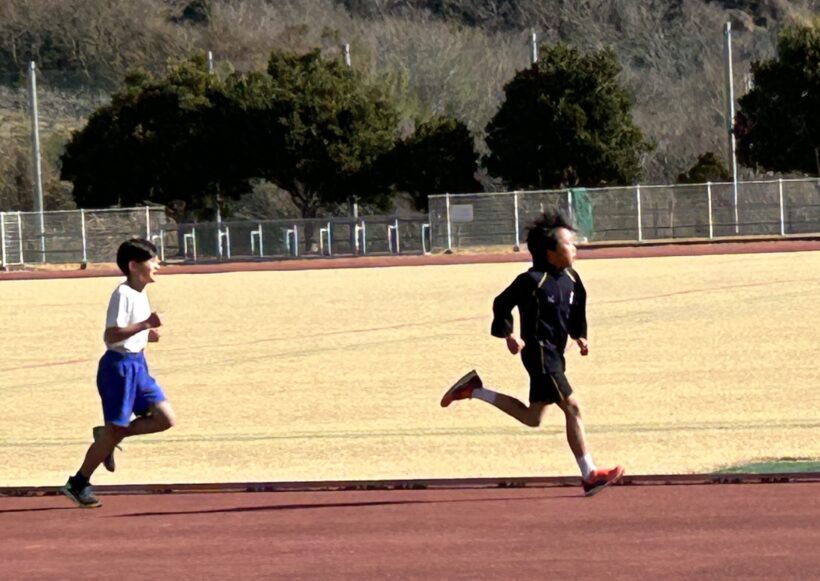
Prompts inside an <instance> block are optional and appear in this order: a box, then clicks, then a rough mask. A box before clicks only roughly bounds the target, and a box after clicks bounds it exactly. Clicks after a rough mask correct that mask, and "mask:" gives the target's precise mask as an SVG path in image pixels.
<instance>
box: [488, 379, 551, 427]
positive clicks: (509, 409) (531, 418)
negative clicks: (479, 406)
mask: <svg viewBox="0 0 820 581" xmlns="http://www.w3.org/2000/svg"><path fill="white" fill-rule="evenodd" d="M473 398H474V399H480V400H482V401H486V402H487V403H489V404H490V405H493V406H495V407H497V408H498V409H500V410H501V411H502V412H504V413H505V414H507V415H509V416H512V417H514V418H515V419H516V420H518V421H519V422H521V423H522V424H524V425H525V426H530V427H531V428H537V427H538V426H540V425H541V419H542V418H543V417H544V412H545V411H547V406H548V405H549V404H548V403H547V402H543V401H536V402H532V403H531V404H530V405H526V404H524V402H522V401H521V400H519V399H516V398H514V397H510V396H509V395H504V394H503V393H498V392H496V391H492V390H489V389H484V388H481V389H476V390H475V391H473Z"/></svg>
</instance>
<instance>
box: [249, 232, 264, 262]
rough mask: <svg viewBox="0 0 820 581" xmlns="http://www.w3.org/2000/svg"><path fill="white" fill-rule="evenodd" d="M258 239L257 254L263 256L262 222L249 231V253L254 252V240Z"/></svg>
mask: <svg viewBox="0 0 820 581" xmlns="http://www.w3.org/2000/svg"><path fill="white" fill-rule="evenodd" d="M257 238H258V239H259V256H260V257H262V256H264V253H263V249H262V224H257V225H256V230H252V231H251V254H253V253H254V252H256V240H257Z"/></svg>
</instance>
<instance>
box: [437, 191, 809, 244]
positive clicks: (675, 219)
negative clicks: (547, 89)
mask: <svg viewBox="0 0 820 581" xmlns="http://www.w3.org/2000/svg"><path fill="white" fill-rule="evenodd" d="M429 206H430V216H429V217H430V229H431V231H432V233H431V240H432V245H433V249H445V250H449V251H452V250H455V249H457V248H462V247H469V246H485V245H486V246H496V245H509V246H511V247H513V248H514V249H517V248H518V247H519V246H520V245H521V243H522V241H523V240H524V239H525V238H526V225H527V223H528V222H529V221H530V220H532V219H533V218H535V217H536V216H537V215H538V214H539V213H540V212H542V211H544V209H545V208H548V207H554V208H557V209H559V210H561V211H562V212H564V213H565V214H566V215H567V216H568V217H569V218H571V219H572V220H573V222H574V224H575V225H576V227H577V229H578V232H579V237H580V238H581V239H582V240H585V241H588V242H606V241H613V242H645V241H650V240H667V239H669V240H674V239H682V238H695V239H704V240H709V239H715V238H724V237H738V236H759V235H767V236H788V235H793V234H812V233H820V180H818V179H816V178H815V179H799V180H785V179H779V180H771V181H759V182H738V183H737V188H735V184H733V183H731V182H730V183H706V184H694V185H690V184H686V185H665V186H641V185H637V186H632V187H622V188H588V189H587V188H572V189H564V190H541V191H527V192H523V191H513V192H496V193H477V194H445V195H435V196H430V200H429Z"/></svg>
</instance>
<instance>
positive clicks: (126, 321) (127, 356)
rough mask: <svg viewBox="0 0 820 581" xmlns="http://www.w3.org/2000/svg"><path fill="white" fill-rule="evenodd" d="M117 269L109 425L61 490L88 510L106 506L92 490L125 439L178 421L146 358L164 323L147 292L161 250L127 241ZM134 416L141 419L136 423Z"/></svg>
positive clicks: (104, 388) (106, 402)
mask: <svg viewBox="0 0 820 581" xmlns="http://www.w3.org/2000/svg"><path fill="white" fill-rule="evenodd" d="M117 266H119V267H120V270H121V271H122V272H123V274H125V276H126V277H127V278H126V281H125V282H124V283H122V284H120V285H119V286H117V288H116V289H114V292H113V293H112V295H111V300H110V301H109V303H108V312H107V314H106V322H105V333H104V335H103V340H104V341H105V346H106V352H105V354H104V355H103V356H102V358H101V359H100V363H99V366H98V368H97V391H99V394H100V399H101V400H102V407H103V417H104V418H105V426H98V427H96V428H94V443H93V444H91V446H90V447H89V449H88V452H86V455H85V460H84V461H83V464H82V466H81V467H80V469H79V471H77V473H76V474H75V475H74V476H72V477H70V478H69V479H68V482H67V483H66V485H65V486H63V487H62V488H61V489H60V490H61V492H62V493H63V494H65V495H66V496H67V497H68V498H70V499H71V500H73V501H74V503H76V504H77V506H80V507H82V508H96V507H98V506H101V503H100V501H99V499H97V498H96V497H95V496H94V494H93V493H92V490H91V483H90V479H91V475H92V474H93V473H94V471H95V470H96V469H97V467H98V466H99V465H100V464H103V463H104V464H105V467H106V469H108V470H109V471H111V472H113V471H114V468H115V464H114V448H115V447H117V446H118V445H119V443H120V442H121V441H122V440H123V438H126V437H128V436H137V435H140V434H152V433H155V432H162V431H164V430H167V429H168V428H170V427H171V426H173V425H174V423H175V417H174V412H173V409H172V408H171V405H170V404H169V403H168V401H167V400H166V399H165V394H164V393H163V392H162V389H161V388H160V387H159V385H157V383H156V381H154V378H153V377H151V376H150V375H149V373H148V365H147V364H146V362H145V356H144V355H143V349H145V346H146V344H147V343H149V342H150V343H154V342H156V341H159V333H158V332H157V329H158V328H159V327H160V326H161V325H162V322H161V321H160V319H159V316H158V315H157V313H152V312H151V306H150V305H149V303H148V296H147V295H146V294H145V287H146V286H147V285H148V284H150V283H152V282H154V276H155V274H156V272H157V270H158V269H159V260H158V258H157V249H156V247H155V246H154V245H153V244H151V243H150V242H148V241H147V240H141V239H138V238H134V239H132V240H128V241H127V242H123V243H122V244H121V245H120V247H119V249H118V250H117ZM132 414H135V415H136V416H137V417H136V419H134V420H133V421H131V415H132Z"/></svg>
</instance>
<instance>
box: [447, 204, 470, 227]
mask: <svg viewBox="0 0 820 581" xmlns="http://www.w3.org/2000/svg"><path fill="white" fill-rule="evenodd" d="M450 220H452V221H453V222H457V223H461V222H472V221H473V205H472V204H453V205H452V206H450Z"/></svg>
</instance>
